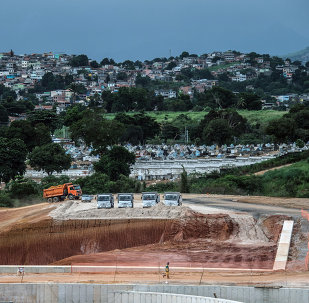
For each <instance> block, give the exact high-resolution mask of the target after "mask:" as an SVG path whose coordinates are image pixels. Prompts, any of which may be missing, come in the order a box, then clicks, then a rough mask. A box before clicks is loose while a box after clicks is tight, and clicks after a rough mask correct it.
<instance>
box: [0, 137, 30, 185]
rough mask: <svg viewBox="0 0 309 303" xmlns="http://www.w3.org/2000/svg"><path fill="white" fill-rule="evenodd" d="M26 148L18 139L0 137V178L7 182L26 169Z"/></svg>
mask: <svg viewBox="0 0 309 303" xmlns="http://www.w3.org/2000/svg"><path fill="white" fill-rule="evenodd" d="M26 156H27V148H26V146H25V144H24V142H23V141H21V140H20V139H8V138H0V180H1V181H3V182H9V181H10V180H11V179H14V178H15V176H17V175H23V174H24V172H25V171H26V165H25V160H26Z"/></svg>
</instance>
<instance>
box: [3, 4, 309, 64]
mask: <svg viewBox="0 0 309 303" xmlns="http://www.w3.org/2000/svg"><path fill="white" fill-rule="evenodd" d="M308 15H309V1H308V0H293V1H291V0H255V1H254V0H131V1H129V0H112V1H106V0H52V1H45V0H9V1H5V0H0V52H1V51H9V50H10V49H13V50H14V51H15V52H16V53H17V54H23V53H33V52H47V51H53V52H65V53H68V54H81V53H84V54H87V55H88V57H90V58H93V59H97V60H101V59H102V58H104V57H112V58H114V59H116V61H121V60H125V59H131V60H144V59H152V58H154V57H169V54H170V50H171V53H172V55H173V56H176V55H179V54H180V53H181V52H182V51H183V50H186V51H189V52H190V53H196V54H203V53H205V52H210V51H214V50H218V51H225V50H229V49H232V50H239V51H243V52H249V51H256V52H258V53H270V54H279V55H280V54H286V53H290V52H294V51H298V50H300V49H303V48H305V47H307V46H309V30H308V29H309V18H308Z"/></svg>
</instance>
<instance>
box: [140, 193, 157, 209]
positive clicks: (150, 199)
mask: <svg viewBox="0 0 309 303" xmlns="http://www.w3.org/2000/svg"><path fill="white" fill-rule="evenodd" d="M159 202H160V195H159V194H158V193H156V192H149V193H147V192H144V193H142V203H143V207H152V206H155V205H157V204H158V203H159Z"/></svg>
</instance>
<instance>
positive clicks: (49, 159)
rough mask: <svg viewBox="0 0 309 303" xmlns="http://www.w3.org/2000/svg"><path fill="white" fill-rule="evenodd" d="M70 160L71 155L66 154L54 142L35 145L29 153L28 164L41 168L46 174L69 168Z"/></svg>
mask: <svg viewBox="0 0 309 303" xmlns="http://www.w3.org/2000/svg"><path fill="white" fill-rule="evenodd" d="M71 161H72V159H71V156H70V155H67V154H66V153H65V150H64V149H63V148H62V147H61V145H59V144H56V143H50V144H45V145H42V146H36V147H35V148H34V149H33V151H32V152H31V153H30V154H29V164H30V166H31V167H32V168H34V169H36V170H42V171H44V172H46V173H47V174H48V175H51V174H52V173H53V172H57V173H60V172H62V171H63V170H67V169H69V168H70V167H71Z"/></svg>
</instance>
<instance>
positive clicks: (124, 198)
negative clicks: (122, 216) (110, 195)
mask: <svg viewBox="0 0 309 303" xmlns="http://www.w3.org/2000/svg"><path fill="white" fill-rule="evenodd" d="M125 207H131V208H133V207H134V195H133V194H125V193H122V194H118V208H125Z"/></svg>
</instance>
